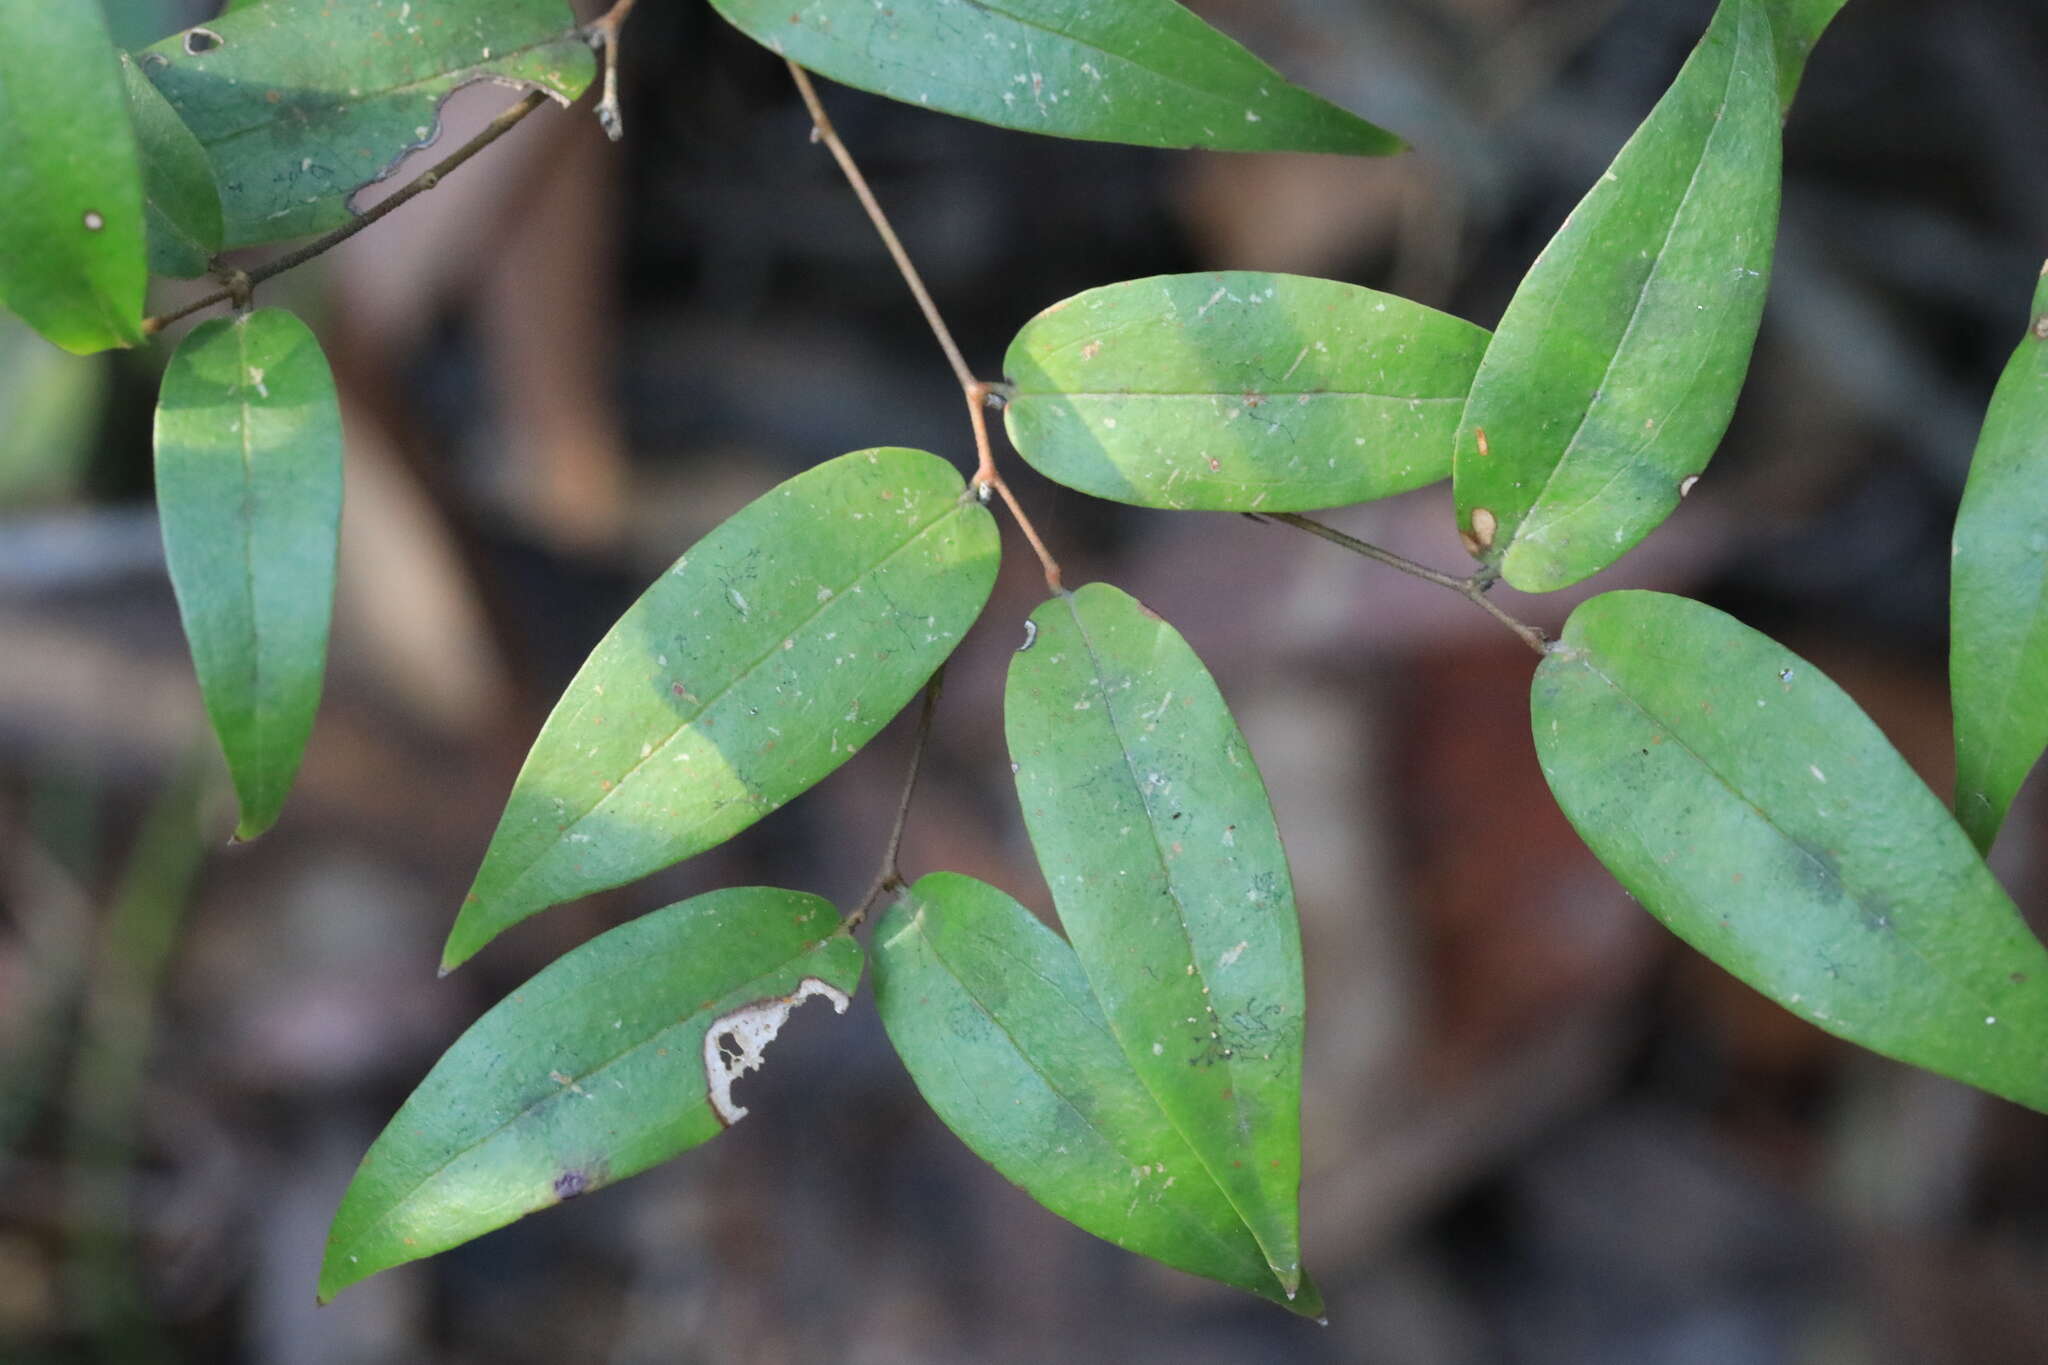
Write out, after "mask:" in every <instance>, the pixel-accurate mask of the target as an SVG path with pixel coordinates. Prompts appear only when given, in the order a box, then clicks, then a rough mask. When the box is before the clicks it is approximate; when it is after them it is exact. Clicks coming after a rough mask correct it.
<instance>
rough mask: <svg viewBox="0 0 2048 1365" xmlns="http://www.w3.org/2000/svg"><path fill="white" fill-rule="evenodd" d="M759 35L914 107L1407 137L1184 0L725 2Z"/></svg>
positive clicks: (1024, 120) (1038, 129) (1233, 132)
mask: <svg viewBox="0 0 2048 1365" xmlns="http://www.w3.org/2000/svg"><path fill="white" fill-rule="evenodd" d="M711 3H712V5H713V7H715V8H716V9H717V10H718V12H719V13H720V14H723V15H724V16H725V17H726V18H727V19H729V20H731V21H732V23H733V24H734V26H735V27H737V28H738V29H739V30H740V31H741V32H743V33H745V34H746V35H747V36H748V37H750V38H752V39H753V40H754V41H756V42H758V43H760V44H762V45H763V46H765V47H767V48H769V49H770V50H772V51H774V52H776V53H778V54H780V55H782V56H784V57H787V58H789V59H790V60H791V61H794V62H796V63H798V64H799V65H801V66H806V67H809V68H810V69H811V70H813V71H816V72H818V73H819V74H821V75H825V76H830V77H831V78H832V79H833V80H835V81H838V82H840V83H841V84H843V85H851V86H854V87H856V88H858V89H861V90H871V91H873V92H874V93H875V94H878V95H887V96H888V97H889V98H891V99H896V100H902V101H903V102H904V103H905V104H916V105H921V106H923V107H925V108H928V109H938V110H941V111H943V112H945V113H948V114H958V115H960V116H961V117H963V118H971V119H978V120H980V121H981V122H983V123H993V124H996V125H997V126H999V127H1003V128H1019V129H1022V130H1024V131H1025V132H1031V133H1050V134H1052V135H1054V136H1056V137H1072V138H1085V139H1088V140H1091V141H1096V142H1131V143H1136V144H1137V145H1139V146H1142V147H1211V148H1215V149H1217V150H1219V151H1229V152H1269V151H1270V152H1279V151H1292V152H1350V153H1353V154H1356V155H1361V156H1377V155H1382V154H1384V153H1388V152H1397V151H1400V150H1401V147H1402V143H1401V140H1400V139H1399V138H1397V137H1395V136H1394V135H1393V134H1392V133H1389V132H1387V131H1386V130H1385V129H1382V128H1375V127H1374V126H1373V125H1372V124H1370V123H1367V122H1365V121H1364V120H1363V119H1361V118H1358V117H1357V116H1356V115H1353V114H1350V113H1347V112H1346V111H1345V110H1343V109H1340V108H1338V107H1337V106H1336V105H1334V104H1331V103H1330V102H1329V101H1328V100H1325V99H1323V98H1322V97H1321V96H1319V95H1313V94H1310V93H1309V92H1308V91H1306V90H1303V89H1301V88H1300V87H1299V86H1294V85H1290V84H1288V83H1287V82H1286V81H1284V80H1282V79H1281V78H1280V76H1279V74H1278V73H1276V72H1275V71H1274V70H1273V68H1271V67H1270V66H1267V65H1266V64H1265V63H1264V62H1262V61H1260V60H1259V59H1258V58H1257V57H1254V56H1253V55H1252V54H1251V53H1249V52H1247V51H1245V50H1244V48H1243V47H1241V46H1239V45H1238V44H1237V43H1236V42H1234V41H1232V40H1231V39H1229V38H1226V37H1224V36H1223V35H1222V34H1221V33H1218V32H1217V31H1216V30H1215V29H1213V28H1210V27H1209V26H1208V25H1207V24H1205V23H1203V22H1202V21H1201V20H1200V19H1197V18H1196V17H1195V16H1194V15H1192V14H1190V13H1189V12H1188V11H1187V10H1185V9H1183V8H1182V7H1181V6H1179V5H1177V4H1174V3H1172V0H1118V3H1116V4H1095V5H1076V4H1072V3H1069V0H918V3H911V4H893V5H881V4H876V3H874V0H809V2H808V3H805V4H801V5H796V4H788V3H783V2H782V0H711Z"/></svg>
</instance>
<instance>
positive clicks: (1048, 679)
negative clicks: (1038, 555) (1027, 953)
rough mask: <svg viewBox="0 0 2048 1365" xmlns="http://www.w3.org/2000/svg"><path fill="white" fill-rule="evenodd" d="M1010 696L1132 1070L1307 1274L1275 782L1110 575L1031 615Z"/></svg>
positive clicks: (1056, 897) (1191, 667) (1069, 905)
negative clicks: (1262, 774) (1267, 781)
mask: <svg viewBox="0 0 2048 1365" xmlns="http://www.w3.org/2000/svg"><path fill="white" fill-rule="evenodd" d="M1031 620H1032V622H1033V624H1034V625H1035V626H1036V627H1037V629H1036V630H1035V631H1034V632H1033V638H1032V642H1031V644H1030V646H1029V647H1028V648H1026V649H1025V650H1023V651H1022V652H1021V653H1019V654H1018V655H1017V656H1016V658H1015V659H1014V660H1013V661H1012V663H1011V665H1010V678H1009V687H1008V690H1007V692H1006V693H1005V700H1004V707H1005V711H1006V717H1007V729H1008V734H1009V742H1010V758H1011V760H1012V766H1013V767H1014V768H1015V770H1016V774H1017V794H1018V797H1019V798H1020V800H1021V801H1022V803H1023V807H1024V823H1025V825H1026V826H1027V827H1028V828H1029V830H1030V832H1031V842H1032V844H1033V846H1034V847H1036V849H1037V850H1038V860H1039V864H1040V866H1041V867H1042V868H1043V869H1044V870H1045V880H1046V883H1047V885H1048V886H1050V887H1051V889H1052V895H1053V902H1054V904H1056V905H1057V906H1058V908H1059V912H1060V920H1061V922H1062V923H1063V924H1064V925H1065V926H1066V929H1067V935H1068V937H1069V938H1070V939H1071V940H1072V942H1073V945H1074V951H1075V952H1076V953H1077V954H1078V955H1079V957H1080V960H1081V966H1082V968H1083V970H1085V971H1086V972H1087V975H1088V983H1089V985H1090V986H1091V987H1092V988H1093V990H1094V992H1095V996H1096V998H1097V999H1098V1000H1100V1001H1101V1002H1102V1009H1103V1014H1104V1015H1105V1016H1106V1017H1107V1018H1108V1020H1109V1027H1110V1030H1111V1032H1112V1033H1114V1034H1115V1035H1116V1039H1117V1042H1118V1043H1119V1044H1120V1045H1121V1046H1122V1048H1123V1051H1124V1055H1125V1056H1126V1057H1127V1058H1128V1059H1129V1060H1130V1063H1131V1066H1132V1069H1133V1070H1135V1071H1136V1072H1137V1073H1138V1076H1139V1078H1140V1079H1141V1080H1142V1081H1143V1082H1144V1083H1145V1087H1146V1089H1148V1090H1150V1091H1151V1092H1152V1095H1153V1097H1154V1098H1155V1099H1157V1100H1158V1102H1159V1107H1160V1108H1161V1109H1163V1110H1164V1111H1165V1112H1166V1114H1167V1116H1168V1117H1169V1118H1170V1119H1172V1120H1173V1123H1174V1126H1175V1127H1176V1128H1178V1129H1179V1130H1180V1134H1181V1136H1182V1138H1184V1139H1185V1140H1186V1141H1187V1144H1188V1145H1189V1146H1190V1147H1192V1148H1193V1149H1194V1150H1195V1153H1196V1155H1198V1156H1199V1157H1200V1158H1201V1160H1202V1164H1203V1166H1204V1167H1205V1168H1206V1169H1207V1170H1208V1172H1209V1174H1210V1176H1211V1177H1212V1178H1213V1179H1214V1180H1215V1181H1216V1183H1217V1185H1218V1186H1220V1187H1221V1188H1222V1190H1223V1192H1224V1193H1225V1195H1227V1196H1228V1197H1229V1199H1230V1202H1231V1205H1232V1206H1233V1207H1234V1208H1236V1210H1237V1212H1238V1216H1239V1217H1241V1218H1242V1219H1243V1220H1244V1222H1245V1224H1246V1225H1247V1226H1248V1227H1249V1228H1250V1229H1251V1231H1252V1233H1253V1235H1254V1236H1255V1237H1256V1238H1257V1239H1258V1242H1259V1246H1260V1247H1261V1248H1262V1250H1263V1251H1264V1253H1265V1257H1266V1262H1267V1264H1268V1265H1270V1266H1271V1267H1272V1269H1273V1272H1274V1274H1275V1276H1276V1277H1277V1278H1278V1279H1279V1282H1280V1285H1281V1287H1282V1288H1283V1289H1286V1290H1293V1289H1295V1288H1296V1287H1297V1285H1298V1283H1299V1279H1300V1275H1301V1253H1300V1215H1299V1189H1300V1184H1301V1122H1300V1120H1301V1027H1302V993H1301V934H1300V928H1299V926H1298V925H1297V923H1296V921H1295V915H1294V890H1293V885H1292V882H1291V881H1290V879H1289V877H1288V874H1287V857H1286V854H1285V853H1284V852H1283V851H1282V850H1281V847H1280V836H1279V833H1278V831H1277V830H1276V829H1275V828H1274V826H1273V812H1272V810H1271V808H1270V807H1269V806H1268V805H1267V803H1266V789H1265V785H1264V783H1262V782H1261V781H1260V780H1259V773H1258V769H1257V768H1256V767H1255V766H1253V763H1252V756H1251V752H1250V751H1249V750H1248V749H1247V748H1246V747H1245V742H1244V736H1242V735H1241V734H1239V733H1238V729H1237V723H1236V722H1235V721H1233V720H1232V719H1231V717H1230V711H1229V709H1228V708H1227V707H1226V706H1225V705H1224V702H1223V698H1222V696H1221V695H1220V694H1219V693H1218V692H1217V690H1216V684H1215V681H1214V680H1213V679H1211V678H1210V676H1209V673H1208V670H1206V669H1205V668H1203V667H1202V662H1201V660H1200V659H1197V658H1196V657H1195V653H1194V651H1193V650H1191V649H1190V648H1188V644H1187V641H1185V640H1183V639H1182V638H1181V637H1180V634H1179V632H1177V631H1175V630H1174V629H1173V627H1172V626H1169V625H1167V624H1166V622H1164V621H1162V620H1160V619H1159V618H1158V617H1157V616H1155V615H1153V614H1152V612H1151V611H1149V610H1148V609H1147V608H1146V607H1144V606H1143V605H1142V604H1141V603H1139V602H1138V601H1137V600H1136V599H1135V598H1132V597H1130V596H1127V595H1126V594H1124V593H1122V592H1119V591H1117V590H1116V589H1115V588H1112V587H1109V586H1108V585H1106V584H1102V583H1093V584H1090V585H1089V586H1087V587H1085V588H1082V589H1081V590H1080V591H1079V592H1077V593H1072V594H1062V595H1061V596H1059V597H1056V598H1054V599H1053V600H1052V601H1050V602H1047V603H1046V604H1045V605H1043V606H1041V607H1040V608H1039V609H1038V610H1037V611H1036V612H1034V613H1033V614H1032V617H1031Z"/></svg>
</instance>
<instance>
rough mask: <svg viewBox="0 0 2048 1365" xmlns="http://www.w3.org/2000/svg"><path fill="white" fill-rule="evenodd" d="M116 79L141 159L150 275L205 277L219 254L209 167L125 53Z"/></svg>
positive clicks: (217, 215) (173, 113) (187, 130)
mask: <svg viewBox="0 0 2048 1365" xmlns="http://www.w3.org/2000/svg"><path fill="white" fill-rule="evenodd" d="M121 77H122V80H123V82H124V84H125V86H126V89H127V92H128V116H129V118H130V119H131V120H132V121H133V122H134V124H135V140H136V144H137V147H138V150H139V152H140V154H141V158H142V193H143V201H142V209H143V217H144V220H145V221H146V222H147V223H148V225H149V268H150V271H151V273H153V274H157V275H172V276H176V277H179V278H185V279H189V278H191V277H193V276H195V275H204V274H205V273H206V271H207V268H208V266H209V265H210V264H211V262H212V259H213V257H214V256H215V255H216V254H217V253H218V252H219V251H220V234H221V218H220V192H219V191H218V190H217V189H215V188H214V184H213V163H212V162H210V161H208V160H207V159H206V149H205V148H204V147H202V146H200V145H199V139H198V138H196V137H194V136H193V135H192V130H191V129H190V128H187V127H186V126H185V124H184V121H183V120H182V119H180V118H179V117H178V114H177V111H176V110H174V109H172V108H171V105H170V101H168V100H166V99H165V98H164V97H163V95H162V94H160V93H159V92H158V91H157V88H156V87H155V86H154V85H151V84H150V83H149V78H148V77H147V76H144V75H143V74H142V71H141V69H140V68H138V67H137V66H136V65H135V62H134V60H133V59H132V58H130V57H129V56H127V55H126V54H125V53H124V54H123V55H122V57H121Z"/></svg>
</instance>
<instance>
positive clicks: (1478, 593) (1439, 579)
mask: <svg viewBox="0 0 2048 1365" xmlns="http://www.w3.org/2000/svg"><path fill="white" fill-rule="evenodd" d="M1246 515H1247V516H1249V517H1251V519H1252V520H1254V521H1272V522H1278V523H1279V524H1281V525H1282V526H1292V527H1295V528H1296V529H1297V530H1302V531H1306V532H1308V533H1309V534H1310V535H1312V536H1319V537H1321V538H1322V539H1324V540H1327V541H1329V542H1330V543H1331V544H1332V545H1336V546H1339V547H1341V548H1343V549H1346V550H1349V551H1351V553H1353V554H1355V555H1363V556H1364V557H1365V558H1367V559H1370V560H1372V561H1373V562H1374V563H1375V564H1384V565H1386V566H1387V567H1388V568H1390V569H1398V570H1399V571H1400V572H1402V573H1404V574H1407V575H1408V576H1409V577H1410V578H1419V579H1421V580H1422V581H1423V582H1425V583H1434V584H1436V585H1437V586H1438V587H1440V588H1449V589H1450V590H1451V591H1452V592H1454V593H1456V594H1458V596H1460V597H1462V598H1464V599H1465V600H1466V601H1468V602H1470V603H1472V604H1473V605H1474V606H1476V607H1478V608H1479V609H1480V610H1481V611H1483V612H1485V613H1486V614H1487V615H1488V616H1491V617H1492V618H1493V619H1494V620H1496V621H1498V622H1500V623H1501V624H1502V625H1504V626H1506V627H1507V628H1508V629H1509V630H1511V631H1513V632H1514V633H1515V634H1516V635H1518V636H1520V637H1521V639H1522V643H1523V644H1525V645H1527V646H1529V648H1531V649H1533V650H1535V651H1536V652H1537V653H1538V654H1539V655H1542V654H1548V653H1549V652H1550V648H1549V644H1548V642H1547V641H1546V640H1545V639H1544V637H1543V632H1542V631H1540V630H1538V629H1536V627H1534V626H1532V625H1529V624H1528V623H1526V622H1523V621H1518V620H1516V619H1515V618H1514V617H1512V616H1510V615H1508V614H1507V613H1506V612H1505V611H1503V610H1501V609H1500V607H1498V606H1497V605H1495V604H1494V602H1493V599H1492V598H1490V597H1488V596H1487V595H1486V590H1487V589H1488V588H1491V587H1492V586H1493V585H1494V584H1495V583H1496V582H1498V581H1499V575H1498V574H1496V573H1495V572H1494V571H1493V570H1491V569H1481V570H1480V571H1479V572H1478V573H1475V574H1473V575H1472V576H1471V577H1469V578H1459V577H1457V576H1456V575H1454V574H1447V573H1441V572H1439V571H1438V570H1436V569H1432V568H1430V567H1428V566H1427V565H1424V564H1417V563H1416V562H1415V561H1414V560H1412V559H1409V558H1408V557H1407V556H1405V555H1397V554H1395V553H1394V552H1393V551H1392V550H1383V549H1381V548H1380V547H1379V546H1377V545H1372V544H1368V543H1367V542H1365V541H1363V540H1360V539H1358V537H1356V536H1348V535H1346V534H1344V533H1343V532H1342V531H1340V530H1338V529H1337V528H1336V527H1334V526H1325V525H1323V523H1321V522H1320V521H1314V520H1311V519H1310V518H1308V517H1305V516H1302V515H1301V514H1300V513H1298V512H1251V513H1247V514H1246Z"/></svg>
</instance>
